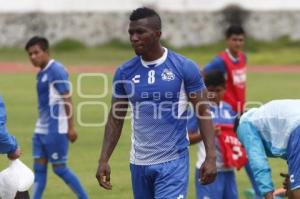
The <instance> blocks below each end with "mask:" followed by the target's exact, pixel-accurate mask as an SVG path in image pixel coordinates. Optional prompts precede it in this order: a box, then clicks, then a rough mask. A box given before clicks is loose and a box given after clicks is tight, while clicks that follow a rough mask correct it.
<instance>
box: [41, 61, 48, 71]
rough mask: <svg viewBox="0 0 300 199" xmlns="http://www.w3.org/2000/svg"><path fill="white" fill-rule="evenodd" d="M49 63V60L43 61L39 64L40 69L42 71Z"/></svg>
mask: <svg viewBox="0 0 300 199" xmlns="http://www.w3.org/2000/svg"><path fill="white" fill-rule="evenodd" d="M49 62H50V59H47V60H45V62H44V63H42V64H41V66H40V69H41V70H43V69H44V68H45V67H46V66H48V63H49Z"/></svg>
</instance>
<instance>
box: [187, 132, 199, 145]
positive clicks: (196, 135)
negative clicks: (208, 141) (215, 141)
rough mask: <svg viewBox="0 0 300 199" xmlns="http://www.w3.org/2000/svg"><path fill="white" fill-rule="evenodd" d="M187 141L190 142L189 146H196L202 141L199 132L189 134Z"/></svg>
mask: <svg viewBox="0 0 300 199" xmlns="http://www.w3.org/2000/svg"><path fill="white" fill-rule="evenodd" d="M189 140H190V144H197V143H199V142H200V141H202V135H201V134H200V133H199V132H197V133H192V132H189Z"/></svg>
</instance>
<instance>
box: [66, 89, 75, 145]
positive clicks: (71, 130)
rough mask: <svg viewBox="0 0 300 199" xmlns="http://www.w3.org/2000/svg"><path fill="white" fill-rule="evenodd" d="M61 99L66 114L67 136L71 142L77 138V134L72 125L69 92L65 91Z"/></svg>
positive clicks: (71, 106)
mask: <svg viewBox="0 0 300 199" xmlns="http://www.w3.org/2000/svg"><path fill="white" fill-rule="evenodd" d="M63 99H64V107H65V111H66V115H67V117H68V138H69V140H70V142H72V143H73V142H75V141H76V140H77V137H78V134H77V132H76V130H75V127H74V118H73V104H72V98H71V96H70V94H69V93H65V94H63Z"/></svg>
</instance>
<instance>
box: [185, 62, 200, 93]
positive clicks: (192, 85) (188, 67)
mask: <svg viewBox="0 0 300 199" xmlns="http://www.w3.org/2000/svg"><path fill="white" fill-rule="evenodd" d="M183 75H184V77H183V78H184V86H185V89H186V91H187V93H192V92H197V91H201V90H203V89H204V88H205V84H204V81H203V78H202V75H201V72H200V69H199V68H198V66H197V64H195V63H194V62H192V61H187V62H186V64H185V65H184V67H183Z"/></svg>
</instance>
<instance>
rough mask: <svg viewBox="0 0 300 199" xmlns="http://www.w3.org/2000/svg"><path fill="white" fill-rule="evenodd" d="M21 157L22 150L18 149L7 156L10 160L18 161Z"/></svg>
mask: <svg viewBox="0 0 300 199" xmlns="http://www.w3.org/2000/svg"><path fill="white" fill-rule="evenodd" d="M20 156H21V150H20V148H17V150H16V151H15V152H13V153H9V154H7V158H8V159H10V160H15V159H18V158H19V157H20Z"/></svg>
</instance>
